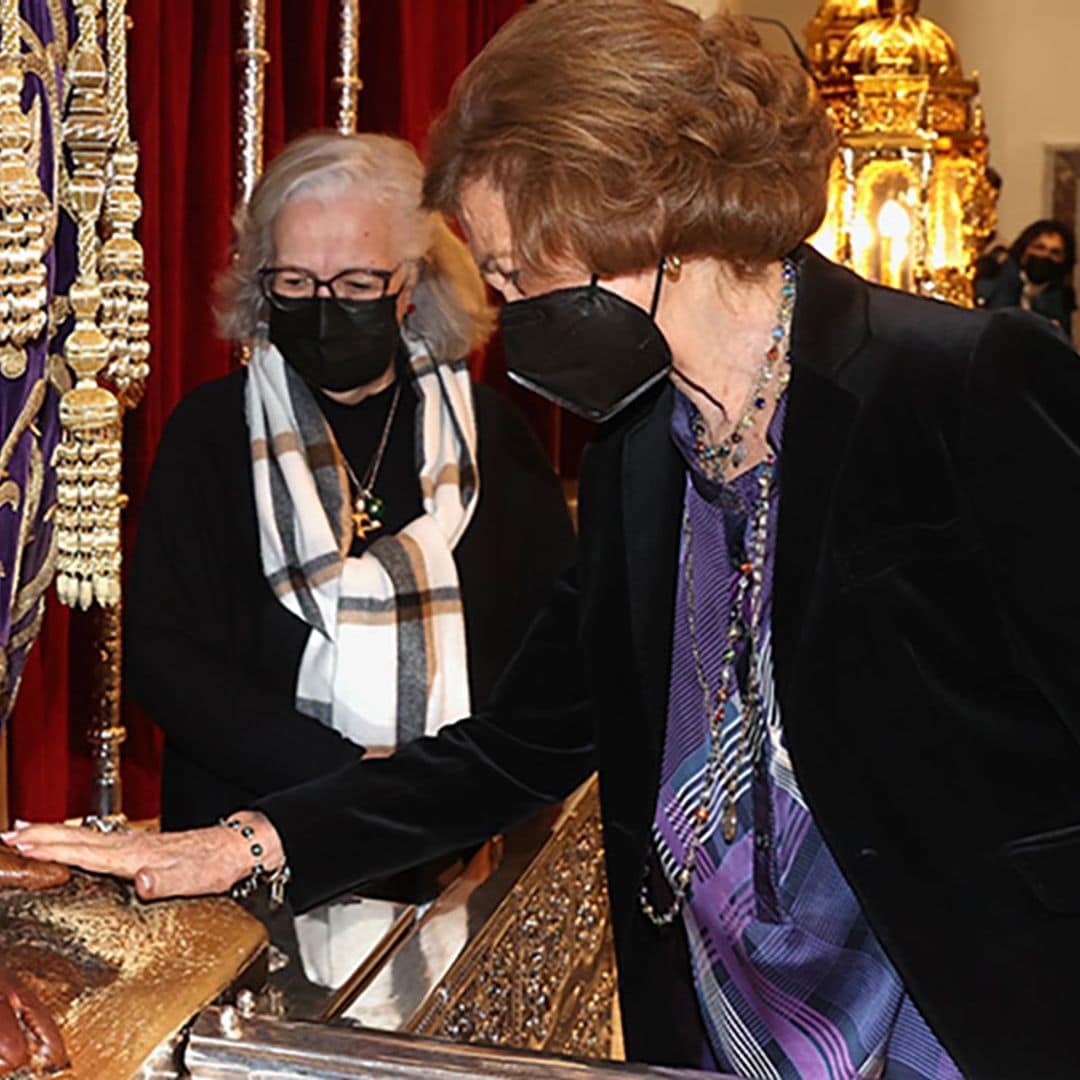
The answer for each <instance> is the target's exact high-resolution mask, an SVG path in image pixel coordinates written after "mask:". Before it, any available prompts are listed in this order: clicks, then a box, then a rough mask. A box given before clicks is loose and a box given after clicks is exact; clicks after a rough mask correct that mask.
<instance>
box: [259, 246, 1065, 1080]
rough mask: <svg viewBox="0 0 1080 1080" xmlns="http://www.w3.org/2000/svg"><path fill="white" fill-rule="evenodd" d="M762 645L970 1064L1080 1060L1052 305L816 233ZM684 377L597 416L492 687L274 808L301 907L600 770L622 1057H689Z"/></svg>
mask: <svg viewBox="0 0 1080 1080" xmlns="http://www.w3.org/2000/svg"><path fill="white" fill-rule="evenodd" d="M798 260H799V263H800V287H799V297H798V305H797V309H796V315H795V325H794V330H793V337H794V355H793V364H794V371H793V378H792V382H791V386H790V390H789V400H788V404H787V413H786V419H785V429H784V436H783V447H784V449H783V455H782V459H781V462H780V469H781V472H780V484H781V494H780V519H779V536H778V541H777V545H778V546H777V555H776V571H775V573H776V577H775V596H774V612H773V641H774V649H775V665H776V678H777V685H778V692H779V696H780V702H781V709H782V716H783V721H784V727H785V731H786V733H787V738H788V741H789V745H790V749H791V756H792V759H793V761H794V765H795V771H796V773H797V776H798V780H799V783H800V785H801V787H802V791H803V793H804V795H805V797H806V799H807V801H808V803H809V805H810V807H811V809H812V812H813V814H814V818H815V820H816V821H817V823H818V825H819V827H820V828H821V831H822V833H823V835H824V837H825V839H826V840H827V842H828V844H829V847H830V849H831V850H832V852H833V855H834V856H835V858H836V859H837V861H838V863H839V865H840V867H841V868H842V870H843V872H844V874H845V875H846V877H847V879H848V880H849V882H850V883H851V885H852V887H853V889H854V890H855V892H856V894H857V895H858V897H859V899H860V900H861V902H862V904H863V906H864V908H865V911H866V914H867V916H868V918H869V920H870V923H871V925H872V926H873V928H874V929H875V931H876V933H877V934H878V935H879V937H880V939H881V941H882V943H883V944H884V947H885V948H886V950H887V951H888V953H889V955H890V957H891V958H892V960H893V961H894V963H895V964H896V966H897V968H898V970H899V972H900V974H901V975H902V977H903V979H904V982H905V983H906V985H907V987H908V989H909V990H910V992H911V994H912V996H913V998H914V999H915V1002H916V1003H917V1005H918V1006H919V1008H920V1009H921V1010H922V1012H923V1013H924V1015H925V1016H926V1019H927V1020H928V1021H929V1023H930V1025H931V1026H932V1028H933V1029H934V1030H935V1031H936V1032H937V1034H938V1035H939V1037H940V1038H941V1039H942V1040H943V1042H944V1044H945V1046H946V1047H947V1048H948V1050H949V1051H950V1052H951V1053H952V1055H953V1056H954V1057H955V1059H956V1060H957V1062H958V1063H959V1065H960V1067H961V1068H962V1069H963V1070H964V1072H965V1074H967V1075H970V1076H974V1077H977V1078H982V1077H1001V1078H1007V1080H1016V1078H1019V1077H1039V1078H1040V1080H1047V1078H1055V1077H1075V1076H1076V1075H1080V1039H1077V1037H1076V1034H1075V1028H1074V1025H1075V1013H1076V1003H1077V996H1076V992H1075V987H1076V985H1077V981H1078V974H1080V743H1078V739H1077V736H1078V729H1080V661H1078V660H1077V656H1078V655H1080V572H1078V568H1077V566H1076V555H1077V538H1078V537H1077V525H1076V518H1077V507H1078V506H1080V358H1078V357H1077V355H1076V354H1075V353H1074V352H1073V351H1072V350H1071V349H1070V348H1069V347H1068V346H1067V345H1066V344H1064V343H1063V342H1062V341H1060V340H1059V338H1058V337H1057V336H1056V335H1054V334H1053V333H1052V332H1051V331H1050V330H1049V329H1044V328H1043V326H1042V325H1040V323H1039V321H1038V320H1035V319H1034V318H1032V317H1030V316H1027V315H1025V314H1022V313H1014V312H995V313H992V314H991V313H984V312H968V311H963V310H960V309H958V308H954V307H950V306H946V305H943V304H938V303H934V302H931V301H927V300H921V299H916V298H914V297H911V296H908V295H904V294H901V293H897V292H892V291H889V290H887V289H883V288H879V287H876V286H872V285H869V284H867V283H866V282H864V281H862V280H860V279H859V278H857V277H855V276H854V275H852V274H850V273H848V272H847V271H845V270H842V269H840V268H839V267H836V266H834V265H833V264H831V263H829V262H827V261H826V260H824V259H822V258H820V257H819V256H818V255H816V254H815V253H813V252H812V251H810V250H808V249H804V250H802V251H800V253H799V255H798ZM671 400H672V391H671V390H670V388H665V389H664V390H663V391H661V392H659V393H658V394H656V395H654V396H652V397H651V398H650V399H649V400H648V401H645V402H642V403H641V404H640V405H638V406H637V407H636V408H635V409H634V410H633V412H632V413H631V414H629V415H626V416H622V417H620V418H618V419H617V420H616V421H614V422H613V423H612V424H610V425H608V426H607V427H606V429H603V430H601V431H600V433H599V435H598V437H597V438H596V440H595V442H594V443H593V444H592V445H591V447H590V449H589V451H588V454H587V458H586V460H585V462H584V464H583V468H582V475H581V499H580V512H581V530H580V550H579V564H578V569H577V572H576V577H575V578H574V579H567V580H565V581H563V582H562V584H561V585H560V586H559V588H558V589H557V592H556V595H555V596H554V597H553V599H552V602H551V603H550V605H549V607H548V608H547V610H546V612H545V613H544V614H543V615H541V616H540V617H539V619H538V620H537V622H536V623H535V624H534V626H533V629H532V631H531V634H530V636H529V638H528V639H527V641H526V643H525V644H524V645H523V646H522V648H521V650H520V651H519V652H518V654H517V657H516V658H515V660H514V662H513V663H512V664H511V666H510V668H509V669H508V671H507V673H506V674H505V676H504V677H503V679H502V681H501V684H500V687H499V689H498V690H497V692H496V698H495V704H494V706H493V708H492V709H491V711H490V712H488V713H486V714H484V715H480V716H477V717H474V718H472V719H470V720H467V721H464V722H462V723H460V724H457V725H454V726H452V727H451V728H448V729H446V730H444V731H443V732H442V733H441V734H440V735H439V736H438V737H437V738H434V739H426V740H421V741H419V742H417V743H415V744H413V745H411V746H409V747H408V748H406V749H405V750H403V751H401V752H399V753H398V754H397V755H396V756H395V757H394V758H391V759H387V760H383V761H373V762H363V763H360V764H359V765H355V766H352V767H348V768H346V769H343V770H342V771H341V772H339V773H336V774H334V775H333V776H331V777H329V778H327V779H325V780H323V781H321V782H316V783H312V784H307V785H304V786H302V787H298V788H295V789H293V790H291V791H289V792H285V793H282V794H279V795H276V796H273V797H271V798H269V799H266V800H264V801H263V802H262V803H260V804H259V805H260V806H261V808H262V809H264V810H265V811H266V812H267V813H268V814H269V816H270V818H271V819H272V820H273V822H274V824H275V825H276V826H277V828H278V830H279V831H280V832H281V834H282V836H283V838H284V842H285V847H286V850H287V852H288V857H289V860H290V862H291V864H292V867H293V871H294V874H295V883H294V886H293V889H294V899H295V900H296V901H297V902H298V903H299V904H300V905H301V906H303V905H304V904H309V903H312V902H314V901H317V900H319V899H322V898H324V897H327V896H329V895H331V894H333V893H336V892H337V891H339V890H341V889H343V888H344V887H345V886H347V885H349V884H350V883H351V882H352V881H353V880H355V879H359V878H363V877H371V876H373V875H376V874H382V873H386V872H388V871H390V870H394V869H397V868H399V867H401V866H404V865H406V864H409V863H412V862H415V861H417V860H419V859H422V858H425V857H428V856H430V855H432V854H434V853H435V852H437V851H441V850H445V849H448V848H450V847H460V846H461V845H463V844H464V843H467V842H470V841H472V840H477V839H479V838H481V837H483V836H486V835H488V834H490V833H491V832H493V831H495V830H497V829H499V828H501V827H503V826H505V825H506V824H508V823H509V822H511V821H513V820H515V819H517V818H520V817H522V816H524V815H526V814H528V813H529V812H531V811H532V810H533V809H534V808H535V807H536V806H537V805H538V804H539V803H542V802H544V801H546V800H551V799H556V798H558V797H560V796H562V795H564V794H565V793H566V792H567V791H568V790H570V789H571V788H572V787H573V786H574V785H576V784H577V783H579V782H580V781H581V780H582V779H583V778H584V777H585V776H586V775H587V774H588V773H589V771H590V770H591V769H593V768H597V769H599V772H600V779H601V793H602V799H603V810H604V828H605V835H604V840H605V845H606V851H607V863H608V876H609V882H610V890H611V901H612V910H613V919H614V925H615V937H616V946H617V951H618V962H619V978H620V992H621V1000H622V1006H623V1023H624V1028H625V1034H626V1041H627V1047H628V1051H629V1054H630V1056H632V1057H633V1058H636V1059H642V1060H648V1061H652V1062H659V1063H665V1064H689V1065H692V1064H694V1063H695V1062H696V1061H697V1060H698V1057H697V1054H698V1049H699V1046H698V1044H697V1043H696V1039H697V1037H698V1035H697V1034H696V1033H697V1032H698V1031H699V1029H698V1028H697V1027H696V1023H695V1020H696V1002H695V1001H694V999H693V996H692V994H691V993H690V992H689V991H688V989H687V988H688V985H689V982H688V976H687V972H686V967H687V957H686V950H685V944H684V942H683V941H682V939H681V932H680V931H679V929H678V928H677V927H675V928H672V929H671V930H669V931H668V932H666V933H658V932H656V931H655V930H653V928H652V927H651V926H650V925H649V924H647V923H646V921H645V920H644V918H643V917H642V916H641V915H640V913H639V911H638V905H637V892H638V887H639V883H640V880H641V873H642V867H643V865H644V864H645V861H646V855H647V850H648V846H649V831H650V825H651V822H652V818H653V811H654V806H655V800H656V792H657V785H658V773H659V766H660V758H661V751H662V747H663V742H664V727H665V713H666V706H667V691H668V677H669V665H670V656H671V640H672V623H673V613H674V598H675V586H676V577H677V547H678V534H679V521H680V508H681V500H682V495H683V483H684V466H683V463H682V461H681V459H680V458H679V456H678V454H677V453H676V451H675V449H674V446H673V444H672V442H671V439H670V437H669V431H668V426H669V417H670V411H671Z"/></svg>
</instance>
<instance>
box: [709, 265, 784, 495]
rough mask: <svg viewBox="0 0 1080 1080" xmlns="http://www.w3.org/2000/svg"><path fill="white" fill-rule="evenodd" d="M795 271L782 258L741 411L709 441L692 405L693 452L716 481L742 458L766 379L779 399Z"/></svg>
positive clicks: (765, 398) (764, 398)
mask: <svg viewBox="0 0 1080 1080" xmlns="http://www.w3.org/2000/svg"><path fill="white" fill-rule="evenodd" d="M797 278H798V271H797V270H796V269H795V264H794V263H793V262H792V261H791V260H790V259H785V260H784V262H783V267H782V269H781V277H780V305H779V308H778V310H777V313H776V326H774V327H773V330H772V333H771V335H770V338H769V348H768V350H767V351H766V353H765V360H764V362H763V363H762V365H761V370H760V371H759V372H758V376H757V379H756V380H755V382H754V385H753V386H752V387H751V389H750V394H749V396H748V398H747V399H746V403H745V405H744V407H743V411H742V415H741V416H740V417H739V420H738V422H737V423H736V424H735V426H734V427H733V428H732V429H731V431H730V433H729V434H728V435H727V436H726V438H724V439H723V440H722V441H721V442H719V443H717V444H715V445H711V444H710V443H709V441H708V431H707V429H706V427H705V419H704V417H703V416H702V415H701V413H700V412H698V411H697V410H696V409H695V410H694V411H693V415H692V419H691V421H690V431H691V433H692V434H693V436H694V453H695V454H696V455H697V459H698V464H699V465H700V466H701V471H702V472H703V473H704V474H705V475H706V476H707V477H708V478H709V479H710V480H713V481H716V482H720V481H722V480H723V479H724V472H725V470H726V469H727V468H728V466H731V467H733V468H736V469H737V468H738V467H739V466H740V465H741V464H742V463H743V462H744V461H745V460H746V443H745V439H746V436H747V435H748V434H749V432H750V429H751V428H752V427H753V426H754V424H755V423H756V422H757V419H758V417H759V416H761V415H762V414H763V413H764V412H765V409H766V407H767V406H768V404H769V396H770V395H768V393H767V391H768V389H769V384H770V383H775V385H776V390H775V399H776V400H779V399H780V396H781V395H782V394H783V392H784V388H785V387H786V386H787V383H788V379H789V378H790V368H789V367H788V364H787V356H786V351H785V350H784V349H783V345H784V342H785V340H787V339H788V338H789V337H790V334H791V318H792V315H793V314H794V311H795V294H796V281H797Z"/></svg>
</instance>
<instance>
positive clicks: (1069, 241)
mask: <svg viewBox="0 0 1080 1080" xmlns="http://www.w3.org/2000/svg"><path fill="white" fill-rule="evenodd" d="M1075 266H1076V239H1075V237H1074V236H1073V234H1072V232H1071V231H1070V230H1069V229H1068V227H1067V226H1065V225H1063V224H1062V223H1061V222H1060V221H1051V220H1045V221H1035V222H1032V224H1030V225H1029V226H1028V227H1027V228H1026V229H1025V230H1024V231H1023V232H1022V233H1021V234H1020V235H1019V236H1018V237H1017V238H1016V242H1015V243H1014V244H1013V246H1012V247H1011V248H1010V249H1009V253H1008V258H1006V259H1002V260H997V261H993V260H980V264H979V267H978V271H977V274H976V278H975V302H976V304H977V305H978V306H979V307H984V308H1003V307H1020V308H1024V309H1025V310H1027V311H1033V312H1034V313H1035V314H1036V315H1041V316H1042V317H1043V318H1044V319H1049V320H1050V321H1051V322H1052V323H1054V325H1055V326H1057V327H1058V329H1060V330H1061V332H1062V333H1063V334H1064V335H1065V336H1066V337H1067V338H1068V339H1069V340H1070V341H1072V318H1073V312H1075V311H1076V292H1075V290H1074V289H1073V286H1072V275H1073V269H1074V268H1075Z"/></svg>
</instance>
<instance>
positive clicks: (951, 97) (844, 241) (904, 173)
mask: <svg viewBox="0 0 1080 1080" xmlns="http://www.w3.org/2000/svg"><path fill="white" fill-rule="evenodd" d="M875 3H876V7H877V9H878V11H879V15H877V17H873V16H872V15H868V14H867V9H868V5H867V4H863V3H860V2H859V0H825V2H824V3H823V4H822V7H821V10H820V11H819V12H818V16H817V17H816V18H815V20H814V21H813V22H812V23H811V24H810V27H809V28H808V31H807V33H808V37H809V39H810V45H811V54H812V55H813V56H814V59H815V62H816V64H817V66H818V70H817V77H818V83H819V85H820V87H821V93H822V96H823V98H824V100H825V102H826V104H827V105H828V107H829V110H830V112H831V113H832V116H833V119H834V121H835V123H836V126H837V129H838V131H839V134H840V139H841V143H842V150H841V158H840V160H841V162H842V166H841V167H840V168H838V169H835V170H834V172H833V176H832V179H831V181H830V193H829V195H830V197H829V211H828V215H827V218H826V223H825V226H824V227H823V229H822V231H821V232H820V233H819V234H818V235H817V237H815V238H814V243H815V244H816V245H817V246H818V247H820V248H821V249H822V250H823V251H824V252H825V253H826V254H827V255H830V256H832V257H834V258H838V259H840V260H841V261H843V262H846V263H848V264H849V265H852V266H853V267H854V268H855V269H856V270H858V271H859V272H860V273H862V274H863V275H865V276H867V277H871V278H875V279H877V280H879V281H883V282H885V283H886V284H889V285H893V286H895V287H897V288H904V289H910V290H911V291H915V292H921V293H923V294H924V295H928V296H934V297H937V298H938V299H943V300H949V301H952V302H954V303H958V304H963V305H967V306H970V305H971V303H972V293H971V271H972V267H973V264H974V260H975V258H976V257H977V256H978V254H979V253H980V252H981V250H982V248H983V246H984V244H985V243H986V240H987V239H988V237H989V236H990V234H991V233H992V232H993V230H994V227H995V225H996V219H997V212H996V195H995V193H994V190H993V188H992V187H991V185H990V183H989V181H988V179H987V175H986V173H987V164H988V155H989V140H988V139H987V137H986V132H985V128H984V123H983V117H982V110H981V108H980V106H979V103H978V89H979V85H978V81H977V79H975V78H969V77H967V76H966V75H965V74H964V70H963V66H962V64H961V62H960V56H959V52H958V50H957V48H956V44H955V42H954V41H953V40H952V38H951V37H949V35H948V34H947V33H946V32H945V31H944V30H942V28H941V27H939V26H938V25H937V24H936V23H933V22H931V21H930V20H929V19H925V18H922V17H921V16H920V15H919V13H918V9H919V3H918V0H875ZM841 9H842V10H841ZM845 26H847V27H849V32H848V34H847V36H846V37H844V38H843V39H842V40H840V41H837V36H838V35H837V33H836V31H838V30H839V29H842V28H843V27H845Z"/></svg>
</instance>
